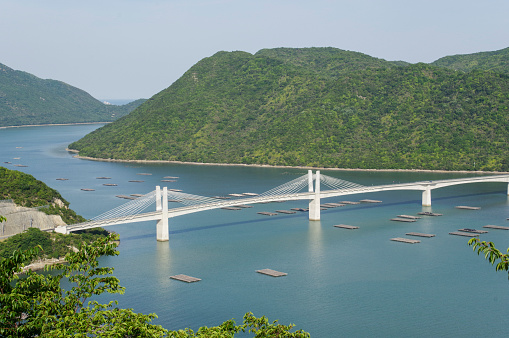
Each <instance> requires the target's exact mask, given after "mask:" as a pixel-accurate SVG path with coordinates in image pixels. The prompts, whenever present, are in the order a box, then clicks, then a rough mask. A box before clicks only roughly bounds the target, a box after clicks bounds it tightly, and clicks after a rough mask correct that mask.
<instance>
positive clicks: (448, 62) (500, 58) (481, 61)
mask: <svg viewBox="0 0 509 338" xmlns="http://www.w3.org/2000/svg"><path fill="white" fill-rule="evenodd" d="M432 65H435V66H439V67H445V68H449V69H454V70H460V71H463V72H470V71H472V70H484V71H492V72H496V73H502V74H509V47H508V48H504V49H501V50H497V51H492V52H480V53H473V54H463V55H451V56H446V57H443V58H440V59H438V60H436V61H434V62H433V63H432Z"/></svg>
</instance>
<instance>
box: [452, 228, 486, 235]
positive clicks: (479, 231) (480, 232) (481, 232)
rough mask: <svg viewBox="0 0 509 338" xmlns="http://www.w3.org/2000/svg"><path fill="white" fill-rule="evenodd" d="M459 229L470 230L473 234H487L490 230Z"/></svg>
mask: <svg viewBox="0 0 509 338" xmlns="http://www.w3.org/2000/svg"><path fill="white" fill-rule="evenodd" d="M458 231H463V232H470V233H472V234H487V233H488V231H486V230H477V229H458Z"/></svg>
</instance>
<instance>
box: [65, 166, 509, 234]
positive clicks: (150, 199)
mask: <svg viewBox="0 0 509 338" xmlns="http://www.w3.org/2000/svg"><path fill="white" fill-rule="evenodd" d="M481 182H505V183H507V184H508V185H507V194H508V195H509V175H494V176H478V177H469V178H459V179H450V180H438V181H421V182H413V183H399V184H389V185H378V186H363V185H360V184H357V183H352V182H348V181H344V180H341V179H337V178H333V177H330V176H327V175H320V171H319V170H317V171H316V173H315V174H313V172H312V171H311V170H308V173H307V174H306V175H304V176H301V177H298V178H296V179H294V180H292V181H290V182H288V183H285V184H282V185H280V186H278V187H276V188H273V189H271V190H269V191H267V192H264V193H262V194H260V195H256V196H249V197H245V198H239V199H228V200H225V199H220V198H217V197H204V196H198V195H192V194H187V193H182V192H177V191H171V190H168V189H167V188H166V187H163V189H162V190H161V188H160V187H159V186H157V187H156V190H154V191H152V192H150V193H148V194H146V195H143V196H141V197H139V198H137V199H135V200H133V201H130V202H127V203H125V204H123V205H120V206H119V207H117V208H114V209H112V210H110V211H107V212H105V213H103V214H101V215H99V216H97V217H94V218H93V219H91V220H90V221H87V222H84V223H78V224H72V225H67V226H60V227H57V228H56V229H55V231H56V232H60V233H70V232H72V231H77V230H83V229H90V228H97V227H105V226H109V225H117V224H125V223H134V222H144V221H157V240H158V241H168V240H169V228H168V220H169V219H170V218H172V217H177V216H181V215H186V214H190V213H195V212H200V211H205V210H212V209H218V208H224V207H228V206H235V205H242V204H256V203H266V202H276V201H287V200H309V220H310V221H319V220H320V201H321V199H322V198H330V197H337V196H345V195H353V194H362V193H372V192H379V191H391V190H418V191H422V205H423V206H431V191H432V190H433V189H438V188H443V187H448V186H452V185H458V184H468V183H481ZM321 185H324V186H327V187H328V188H329V189H328V190H322V189H321ZM303 190H304V191H303ZM306 190H307V191H306ZM170 199H171V200H170ZM170 202H178V203H172V205H173V204H175V205H177V206H176V207H174V208H171V209H170V208H168V203H170ZM154 203H155V204H156V208H155V209H156V210H155V211H152V212H142V211H144V210H146V209H147V207H148V206H150V205H151V204H154Z"/></svg>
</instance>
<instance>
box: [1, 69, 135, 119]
mask: <svg viewBox="0 0 509 338" xmlns="http://www.w3.org/2000/svg"><path fill="white" fill-rule="evenodd" d="M144 101H145V100H143V99H140V100H137V101H134V102H131V103H130V104H128V105H124V106H115V105H106V104H104V103H102V102H100V101H98V100H96V99H94V98H93V97H92V96H90V94H88V93H86V92H85V91H83V90H81V89H78V88H75V87H72V86H70V85H68V84H66V83H64V82H61V81H56V80H43V79H40V78H38V77H36V76H34V75H32V74H29V73H26V72H22V71H17V70H13V69H11V68H9V67H7V66H5V65H3V64H0V126H16V125H27V124H53V123H75V122H111V121H114V120H116V119H117V118H119V117H121V116H124V115H127V114H128V113H129V112H130V111H132V110H133V109H134V108H136V107H138V106H139V105H140V104H141V103H143V102H144Z"/></svg>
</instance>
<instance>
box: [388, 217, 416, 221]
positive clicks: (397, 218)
mask: <svg viewBox="0 0 509 338" xmlns="http://www.w3.org/2000/svg"><path fill="white" fill-rule="evenodd" d="M391 221H396V222H416V220H415V219H412V218H399V217H396V218H391Z"/></svg>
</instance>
